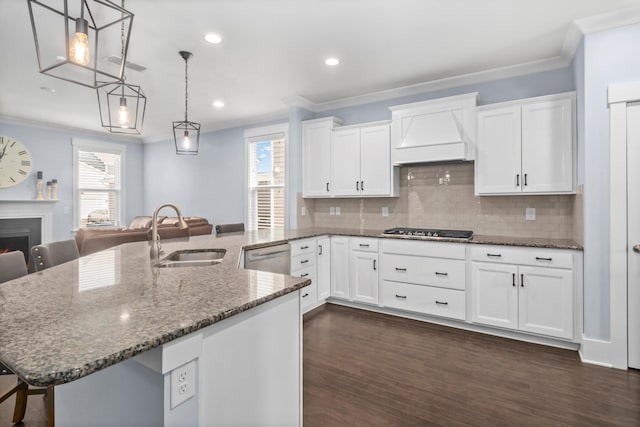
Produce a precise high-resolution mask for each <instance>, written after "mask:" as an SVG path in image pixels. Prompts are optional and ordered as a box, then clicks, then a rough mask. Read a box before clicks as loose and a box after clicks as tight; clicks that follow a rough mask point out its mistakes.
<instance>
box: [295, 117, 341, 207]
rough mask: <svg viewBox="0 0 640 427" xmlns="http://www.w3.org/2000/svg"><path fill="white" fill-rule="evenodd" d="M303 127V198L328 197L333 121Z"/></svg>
mask: <svg viewBox="0 0 640 427" xmlns="http://www.w3.org/2000/svg"><path fill="white" fill-rule="evenodd" d="M302 127H303V136H302V170H303V187H302V189H303V196H305V197H308V196H328V195H329V194H330V192H329V190H330V181H331V131H332V129H333V121H332V120H327V121H326V122H319V123H308V124H303V125H302Z"/></svg>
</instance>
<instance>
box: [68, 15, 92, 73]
mask: <svg viewBox="0 0 640 427" xmlns="http://www.w3.org/2000/svg"><path fill="white" fill-rule="evenodd" d="M88 27H89V23H88V22H87V20H86V19H82V18H77V19H76V34H75V35H74V36H73V38H72V39H71V41H70V42H69V59H70V60H71V61H72V62H75V63H76V64H79V65H87V64H88V63H89V36H88V33H89V31H88Z"/></svg>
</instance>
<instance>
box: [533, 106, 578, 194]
mask: <svg viewBox="0 0 640 427" xmlns="http://www.w3.org/2000/svg"><path fill="white" fill-rule="evenodd" d="M573 122H574V120H573V100H572V99H561V100H556V101H546V102H539V103H535V104H525V105H523V106H522V191H524V192H528V193H548V192H557V191H566V192H571V191H573V176H574V173H573Z"/></svg>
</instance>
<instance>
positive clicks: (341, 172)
mask: <svg viewBox="0 0 640 427" xmlns="http://www.w3.org/2000/svg"><path fill="white" fill-rule="evenodd" d="M338 124H339V121H338V120H337V119H336V118H335V117H330V118H328V119H317V120H309V121H306V122H303V124H302V126H303V143H302V150H303V157H302V158H303V166H302V167H303V177H304V179H303V193H302V194H303V197H384V196H387V197H397V196H398V195H399V191H400V190H399V181H400V180H399V169H398V168H394V167H392V165H391V142H390V130H389V123H388V122H375V123H368V124H363V125H357V126H344V127H336V126H337V125H338Z"/></svg>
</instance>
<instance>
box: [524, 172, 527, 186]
mask: <svg viewBox="0 0 640 427" xmlns="http://www.w3.org/2000/svg"><path fill="white" fill-rule="evenodd" d="M524 185H527V174H526V173H525V174H524Z"/></svg>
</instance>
